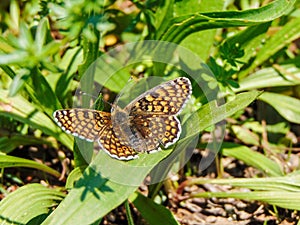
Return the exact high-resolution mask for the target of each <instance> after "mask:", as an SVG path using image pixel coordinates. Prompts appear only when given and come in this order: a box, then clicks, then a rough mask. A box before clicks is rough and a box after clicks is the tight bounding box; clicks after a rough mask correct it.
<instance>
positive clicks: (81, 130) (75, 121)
mask: <svg viewBox="0 0 300 225" xmlns="http://www.w3.org/2000/svg"><path fill="white" fill-rule="evenodd" d="M53 116H54V119H55V121H56V122H57V124H58V125H59V126H60V127H61V128H62V129H63V130H65V131H66V132H67V133H70V134H72V135H74V136H76V137H77V136H78V137H79V138H82V139H85V140H87V141H96V140H98V139H99V137H100V134H101V133H102V131H103V130H104V128H105V127H107V126H108V125H110V124H111V117H110V113H107V112H101V111H97V110H91V109H63V110H57V111H55V112H54V114H53Z"/></svg>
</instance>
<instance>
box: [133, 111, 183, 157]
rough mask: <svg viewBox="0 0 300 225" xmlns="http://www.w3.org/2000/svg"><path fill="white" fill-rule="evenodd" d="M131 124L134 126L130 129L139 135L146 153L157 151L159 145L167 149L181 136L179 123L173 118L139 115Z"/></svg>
mask: <svg viewBox="0 0 300 225" xmlns="http://www.w3.org/2000/svg"><path fill="white" fill-rule="evenodd" d="M133 123H134V124H136V125H135V126H132V129H133V130H134V129H136V130H137V131H138V132H139V133H140V134H141V136H142V138H143V140H144V142H145V144H144V146H146V147H147V149H146V151H147V152H151V151H153V150H157V149H158V147H159V145H163V146H164V147H165V148H167V147H169V146H170V145H172V144H174V143H175V142H176V141H177V140H178V139H179V137H180V134H181V126H180V122H179V120H178V119H177V118H176V117H175V116H164V117H160V116H157V115H139V116H138V117H137V118H135V119H133Z"/></svg>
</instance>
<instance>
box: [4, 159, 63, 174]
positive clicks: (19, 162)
mask: <svg viewBox="0 0 300 225" xmlns="http://www.w3.org/2000/svg"><path fill="white" fill-rule="evenodd" d="M9 167H29V168H34V169H38V170H42V171H45V172H47V173H49V174H52V175H53V176H56V177H60V173H59V172H57V171H56V170H54V169H52V168H50V167H48V166H46V165H44V164H41V163H37V162H35V161H32V160H28V159H23V158H19V157H14V156H8V155H0V168H9Z"/></svg>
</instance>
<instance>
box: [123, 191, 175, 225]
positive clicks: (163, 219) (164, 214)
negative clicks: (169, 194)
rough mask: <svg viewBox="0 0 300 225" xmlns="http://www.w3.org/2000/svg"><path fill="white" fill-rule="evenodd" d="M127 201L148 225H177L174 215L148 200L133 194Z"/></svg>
mask: <svg viewBox="0 0 300 225" xmlns="http://www.w3.org/2000/svg"><path fill="white" fill-rule="evenodd" d="M129 200H130V201H131V202H132V203H133V204H134V206H135V207H136V208H137V209H138V210H139V212H140V213H141V215H142V216H143V218H144V219H145V220H146V221H147V223H148V224H149V225H178V224H179V223H178V222H177V221H176V219H175V218H174V215H173V214H172V213H171V211H170V210H169V209H167V208H166V207H164V206H162V205H158V204H156V203H155V202H153V201H152V200H151V199H150V198H147V197H145V196H144V195H142V194H140V193H138V192H135V193H133V194H132V195H131V196H130V197H129Z"/></svg>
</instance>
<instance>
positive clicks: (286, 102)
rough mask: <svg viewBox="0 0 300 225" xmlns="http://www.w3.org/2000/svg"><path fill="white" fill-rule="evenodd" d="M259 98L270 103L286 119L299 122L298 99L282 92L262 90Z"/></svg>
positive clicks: (299, 101) (299, 105)
mask: <svg viewBox="0 0 300 225" xmlns="http://www.w3.org/2000/svg"><path fill="white" fill-rule="evenodd" d="M259 100H261V101H264V102H266V103H268V104H270V105H271V106H272V107H273V108H274V109H275V110H276V111H277V112H278V113H279V114H280V115H281V116H282V117H283V118H285V119H286V120H288V121H290V122H293V123H297V124H300V100H299V99H296V98H293V97H289V96H286V95H282V94H276V93H271V92H264V93H263V94H262V95H261V96H260V97H259Z"/></svg>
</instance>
